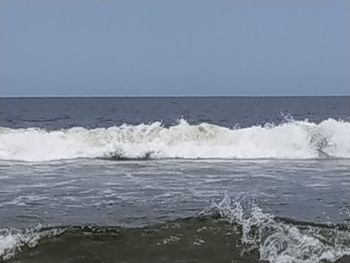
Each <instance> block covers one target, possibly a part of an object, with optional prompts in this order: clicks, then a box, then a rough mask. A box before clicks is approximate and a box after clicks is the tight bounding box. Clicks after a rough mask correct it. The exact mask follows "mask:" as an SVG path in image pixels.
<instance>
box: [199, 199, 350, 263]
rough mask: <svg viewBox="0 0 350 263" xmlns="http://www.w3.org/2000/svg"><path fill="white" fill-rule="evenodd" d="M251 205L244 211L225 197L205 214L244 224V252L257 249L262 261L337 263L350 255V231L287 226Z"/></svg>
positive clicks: (235, 202) (279, 262)
mask: <svg viewBox="0 0 350 263" xmlns="http://www.w3.org/2000/svg"><path fill="white" fill-rule="evenodd" d="M249 205H250V208H249V209H245V208H243V206H242V204H241V202H240V201H237V200H231V198H230V196H229V195H226V196H225V197H224V199H223V200H222V201H221V202H219V203H215V202H214V203H213V204H212V205H211V206H210V207H208V208H207V209H206V210H204V211H203V212H202V213H203V214H210V213H212V212H213V211H212V209H214V210H215V211H216V212H218V213H219V214H220V216H221V217H223V218H226V219H228V220H230V221H231V222H232V223H236V224H239V225H241V227H242V244H243V245H244V246H245V247H243V249H245V252H249V251H250V250H252V249H258V250H259V253H260V260H262V261H267V262H269V263H315V262H324V261H326V262H335V261H337V260H338V259H340V258H342V257H344V256H349V255H350V232H349V231H348V230H340V229H337V228H336V227H334V226H332V227H329V228H322V227H318V226H312V225H298V224H288V223H285V222H282V221H277V220H276V219H274V217H273V216H272V215H271V214H268V213H264V212H263V210H262V209H261V208H259V207H258V206H257V205H255V204H254V203H250V204H249Z"/></svg>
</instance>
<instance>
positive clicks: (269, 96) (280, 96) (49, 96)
mask: <svg viewBox="0 0 350 263" xmlns="http://www.w3.org/2000/svg"><path fill="white" fill-rule="evenodd" d="M286 97H290V98H293V97H294V98H297V97H350V94H348V95H345V94H342V95H339V94H337V95H335V94H332V95H85V96H84V95H36V96H35V95H34V96H32V95H22V96H0V99H11V98H13V99H16V98H18V99H20V98H286Z"/></svg>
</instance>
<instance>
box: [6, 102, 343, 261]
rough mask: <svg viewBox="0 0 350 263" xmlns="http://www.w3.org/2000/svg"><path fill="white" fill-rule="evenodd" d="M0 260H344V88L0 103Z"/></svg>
mask: <svg viewBox="0 0 350 263" xmlns="http://www.w3.org/2000/svg"><path fill="white" fill-rule="evenodd" d="M0 262H11V263H44V262H45V263H56V262H57V263H61V262H62V263H75V262H82V263H83V262H84V263H85V262H91V263H92V262H94V263H95V262H96V263H97V262H99V263H102V262H104V263H109V262H123V263H127V262H130V263H131V262H132V263H136V262H138V263H142V262H145V263H148V262H150V263H151V262H152V263H158V262H159V263H160V262H164V263H165V262H166V263H172V262H174V263H175V262H176V263H180V262H181V263H187V262H188V263H189V262H191V263H192V262H208V263H209V262H218V263H226V262H227V263H240V262H241V263H251V262H260V263H262V262H264V263H299V262H300V263H314V262H322V263H326V262H338V263H340V262H341V263H346V262H350V97H346V96H343V97H96V98H87V97H85V98H1V99H0Z"/></svg>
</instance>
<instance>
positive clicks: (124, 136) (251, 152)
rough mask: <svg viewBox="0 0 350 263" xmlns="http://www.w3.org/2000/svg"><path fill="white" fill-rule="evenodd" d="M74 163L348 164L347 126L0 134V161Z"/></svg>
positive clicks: (182, 125) (143, 127) (144, 127)
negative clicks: (322, 160)
mask: <svg viewBox="0 0 350 263" xmlns="http://www.w3.org/2000/svg"><path fill="white" fill-rule="evenodd" d="M74 158H107V159H115V160H125V159H150V158H153V159H160V158H190V159H195V158H227V159H230V158H234V159H261V158H276V159H312V158H350V123H349V122H345V121H338V120H334V119H328V120H324V121H322V122H321V123H319V124H317V123H312V122H308V121H290V122H287V123H283V124H280V125H271V124H269V125H264V126H260V125H257V126H251V127H248V128H232V129H231V128H227V127H222V126H217V125H213V124H208V123H201V124H198V125H190V124H189V123H187V122H186V121H185V120H181V121H179V123H178V124H177V125H174V126H170V127H164V126H163V125H162V123H161V122H154V123H151V124H139V125H127V124H124V125H121V126H114V127H110V128H97V129H85V128H81V127H75V128H71V129H65V130H56V131H47V130H44V129H39V128H27V129H10V128H5V127H2V128H0V159H3V160H20V161H49V160H59V159H74Z"/></svg>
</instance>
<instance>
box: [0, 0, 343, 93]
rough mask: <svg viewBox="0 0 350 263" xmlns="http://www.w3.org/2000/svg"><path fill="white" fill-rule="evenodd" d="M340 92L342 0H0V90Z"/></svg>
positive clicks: (81, 91) (6, 91) (83, 91)
mask: <svg viewBox="0 0 350 263" xmlns="http://www.w3.org/2000/svg"><path fill="white" fill-rule="evenodd" d="M212 95H216V96H271V95H272V96H285V95H287V96H289V95H350V1H348V0H328V1H325V0H307V1H305V0H283V1H281V0H242V1H240V0H231V1H224V0H215V1H214V0H212V1H206V0H185V1H184V0H176V1H175V0H173V1H169V0H159V1H155V0H154V1H150V0H139V1H136V0H126V1H123V0H115V1H112V0H73V1H72V0H30V1H28V0H0V96H2V97H4V96H212Z"/></svg>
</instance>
